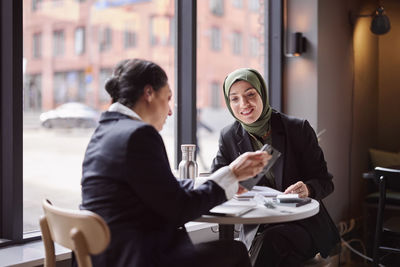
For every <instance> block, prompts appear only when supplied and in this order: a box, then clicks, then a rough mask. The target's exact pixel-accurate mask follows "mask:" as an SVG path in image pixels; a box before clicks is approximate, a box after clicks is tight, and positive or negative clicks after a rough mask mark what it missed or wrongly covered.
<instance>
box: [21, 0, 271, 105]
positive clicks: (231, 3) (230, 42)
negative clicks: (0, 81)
mask: <svg viewBox="0 0 400 267" xmlns="http://www.w3.org/2000/svg"><path fill="white" fill-rule="evenodd" d="M262 2H263V1H261V3H259V0H225V1H224V0H198V1H197V77H198V78H197V106H198V107H200V108H204V107H213V108H218V107H222V106H223V105H224V101H223V97H222V90H221V86H222V82H223V79H224V78H225V76H226V74H227V73H228V72H230V71H232V70H233V69H235V68H238V67H253V68H256V69H259V70H260V71H261V72H262V71H263V70H264V69H263V68H264V64H263V60H264V55H263V54H262V52H261V51H264V50H265V48H264V42H263V36H264V25H263V21H264V8H263V6H262V5H263V3H262ZM23 4H24V5H25V7H24V14H23V20H24V21H23V27H24V111H44V110H49V109H52V108H54V107H56V106H58V105H59V104H62V103H65V102H69V101H78V102H83V103H86V104H88V105H89V106H92V107H95V108H97V109H104V108H105V107H106V106H107V105H108V104H109V101H110V100H109V97H108V95H107V93H106V92H105V90H104V89H103V86H104V82H105V80H106V79H107V77H109V76H110V74H111V71H112V67H113V66H114V65H115V64H116V63H117V62H118V61H120V60H121V59H125V58H135V57H138V58H144V59H148V60H152V61H154V62H156V63H158V64H159V65H160V66H162V67H163V68H164V69H165V71H166V72H167V75H168V77H169V79H170V86H171V88H174V69H175V66H174V40H175V28H174V25H175V18H174V5H175V2H174V0H153V1H151V0H97V1H96V0H24V1H23Z"/></svg>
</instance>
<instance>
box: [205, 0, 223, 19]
mask: <svg viewBox="0 0 400 267" xmlns="http://www.w3.org/2000/svg"><path fill="white" fill-rule="evenodd" d="M209 1H210V10H211V13H213V14H214V15H217V16H223V15H224V1H223V0H209Z"/></svg>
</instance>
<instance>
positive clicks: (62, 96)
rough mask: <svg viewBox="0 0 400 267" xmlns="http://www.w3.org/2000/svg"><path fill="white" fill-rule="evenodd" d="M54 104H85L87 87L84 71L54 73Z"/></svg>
mask: <svg viewBox="0 0 400 267" xmlns="http://www.w3.org/2000/svg"><path fill="white" fill-rule="evenodd" d="M53 95H54V103H55V105H56V106H57V105H60V104H63V103H64V102H85V98H86V86H85V74H84V72H83V71H68V72H56V73H54V93H53Z"/></svg>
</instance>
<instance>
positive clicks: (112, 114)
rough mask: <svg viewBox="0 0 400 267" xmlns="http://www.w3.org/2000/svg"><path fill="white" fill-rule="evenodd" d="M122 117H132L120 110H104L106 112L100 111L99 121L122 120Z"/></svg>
mask: <svg viewBox="0 0 400 267" xmlns="http://www.w3.org/2000/svg"><path fill="white" fill-rule="evenodd" d="M122 119H127V120H133V119H132V117H129V116H127V115H125V114H122V113H120V112H116V111H106V112H103V113H101V116H100V120H99V122H104V121H108V120H122Z"/></svg>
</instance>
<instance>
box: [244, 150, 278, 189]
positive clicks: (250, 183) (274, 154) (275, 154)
mask: <svg viewBox="0 0 400 267" xmlns="http://www.w3.org/2000/svg"><path fill="white" fill-rule="evenodd" d="M260 150H261V151H267V152H268V154H270V155H271V156H272V158H271V159H270V160H269V161H268V163H267V165H266V166H265V167H264V169H263V170H262V171H261V172H260V173H259V174H257V175H256V176H254V177H253V178H250V179H247V180H245V181H241V182H239V183H240V185H241V186H243V187H244V188H246V189H247V190H251V189H252V188H253V187H254V186H255V185H256V184H257V183H258V182H259V181H260V180H261V178H263V177H264V175H265V174H266V173H267V172H268V171H269V170H270V169H271V168H272V166H273V165H274V164H275V162H276V160H277V159H278V158H279V157H280V156H281V152H279V151H278V150H276V149H275V148H273V147H272V146H271V145H268V144H265V145H264V146H263V147H262V148H261V149H260Z"/></svg>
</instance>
